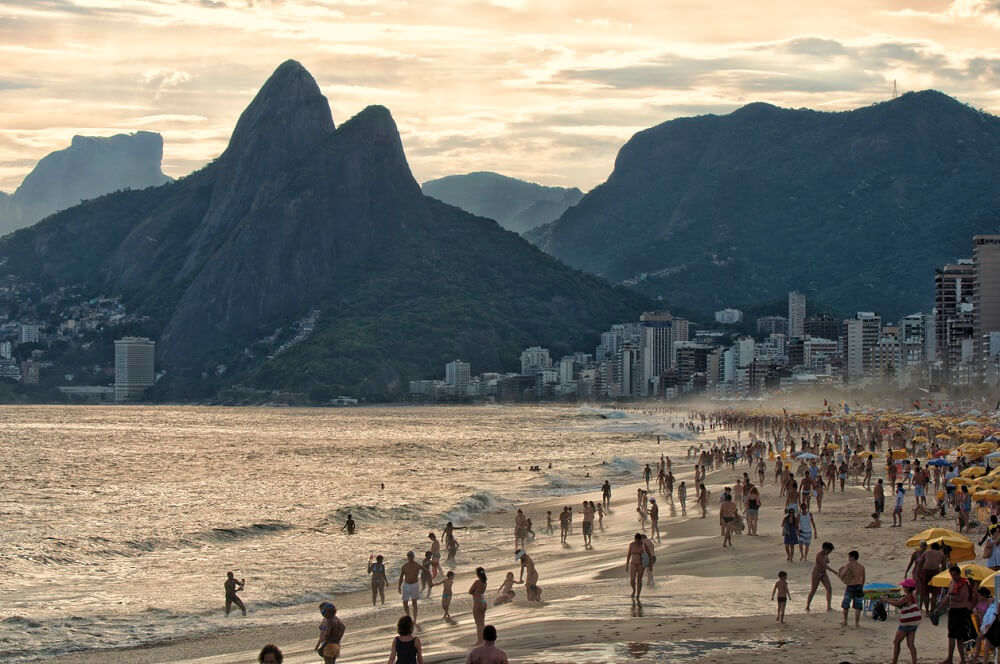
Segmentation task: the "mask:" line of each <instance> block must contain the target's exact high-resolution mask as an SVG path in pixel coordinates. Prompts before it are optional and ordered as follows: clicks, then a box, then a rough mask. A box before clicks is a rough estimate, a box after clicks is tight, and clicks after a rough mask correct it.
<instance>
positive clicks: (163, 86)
mask: <svg viewBox="0 0 1000 664" xmlns="http://www.w3.org/2000/svg"><path fill="white" fill-rule="evenodd" d="M193 79H194V75H193V74H189V73H188V72H186V71H181V70H179V69H169V68H163V67H158V68H156V69H150V70H147V71H145V72H143V74H142V76H140V77H139V83H140V84H141V85H143V86H145V87H147V88H153V89H154V90H156V96H157V97H159V96H160V95H161V94H162V93H163V92H165V91H167V90H171V89H173V88H178V87H181V86H182V85H184V84H186V83H189V82H191V81H192V80H193Z"/></svg>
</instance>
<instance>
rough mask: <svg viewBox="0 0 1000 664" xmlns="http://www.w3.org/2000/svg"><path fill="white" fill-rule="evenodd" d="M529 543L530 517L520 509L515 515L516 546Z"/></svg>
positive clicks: (523, 545) (524, 545)
mask: <svg viewBox="0 0 1000 664" xmlns="http://www.w3.org/2000/svg"><path fill="white" fill-rule="evenodd" d="M527 545H528V518H527V517H526V516H524V512H523V511H521V510H520V509H519V510H517V514H516V515H515V516H514V547H515V548H516V547H522V548H523V547H526V546H527Z"/></svg>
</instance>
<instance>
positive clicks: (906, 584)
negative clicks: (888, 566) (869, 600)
mask: <svg viewBox="0 0 1000 664" xmlns="http://www.w3.org/2000/svg"><path fill="white" fill-rule="evenodd" d="M870 460H871V459H869V461H870ZM899 585H900V587H902V589H903V594H902V596H900V598H899V599H891V598H888V597H887V598H883V599H884V600H885V601H886V602H888V603H889V604H891V605H893V606H895V607H896V608H898V609H899V627H898V628H897V629H896V636H895V637H894V638H893V640H892V664H897V663H898V662H899V647H900V645H901V644H902V643H903V641H904V640H905V641H906V647H907V648H909V650H910V664H917V647H916V645H914V643H913V640H914V638H915V637H916V636H917V627H919V626H920V621H921V619H922V618H923V616H922V615H921V612H920V604H919V603H918V602H917V598H916V592H917V582H916V581H914V580H913V579H903V580H902V581H901V582H900V584H899Z"/></svg>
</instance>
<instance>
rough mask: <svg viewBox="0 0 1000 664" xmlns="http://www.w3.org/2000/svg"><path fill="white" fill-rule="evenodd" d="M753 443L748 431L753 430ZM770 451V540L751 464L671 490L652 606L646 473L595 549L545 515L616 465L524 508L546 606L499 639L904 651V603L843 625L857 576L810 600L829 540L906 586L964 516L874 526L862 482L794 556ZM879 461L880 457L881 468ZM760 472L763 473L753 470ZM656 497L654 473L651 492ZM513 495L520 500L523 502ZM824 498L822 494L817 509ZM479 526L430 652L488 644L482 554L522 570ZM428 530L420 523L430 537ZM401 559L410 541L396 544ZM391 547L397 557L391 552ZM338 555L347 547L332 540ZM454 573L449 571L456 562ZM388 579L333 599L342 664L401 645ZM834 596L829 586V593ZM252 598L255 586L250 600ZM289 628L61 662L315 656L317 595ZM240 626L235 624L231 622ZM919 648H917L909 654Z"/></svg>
mask: <svg viewBox="0 0 1000 664" xmlns="http://www.w3.org/2000/svg"><path fill="white" fill-rule="evenodd" d="M719 435H729V436H730V437H733V438H735V432H725V431H719V430H716V431H712V432H706V433H705V434H704V435H702V436H701V437H700V438H699V439H698V440H697V441H696V443H695V444H697V442H701V443H703V444H705V445H706V446H710V445H711V443H712V441H714V440H715V438H716V437H717V436H719ZM743 440H744V442H746V434H745V433H744V434H743ZM660 451H662V446H661V449H660V450H658V448H657V444H656V441H655V438H653V439H650V440H649V441H648V442H647V443H645V444H644V447H643V449H642V450H636V452H635V454H634V458H635V459H636V460H637V461H639V462H640V463H647V462H648V463H650V464H653V463H654V462H655V461H656V460H657V459H658V458H659V454H660ZM671 456H672V460H673V462H674V474H675V475H676V476H677V480H678V482H679V481H680V480H687V482H688V484H689V486H690V485H691V472H690V471H691V464H692V463H693V461H692V460H691V459H687V458H685V457H684V456H683V455H680V456H679V455H678V454H677V447H676V445H675V448H674V453H673V454H672V455H671ZM771 468H773V466H771V465H770V463H769V470H768V474H767V475H768V476H767V482H766V483H765V484H764V485H763V486H762V487H760V488H761V493H762V503H763V506H762V509H761V512H760V526H759V533H760V535H759V536H758V537H751V536H748V535H746V534H743V535H735V536H734V547H733V548H731V549H723V548H722V545H721V544H722V540H721V537H720V528H719V518H718V500H719V496H720V495H721V491H722V488H723V487H724V486H728V485H732V483H733V482H734V481H735V479H736V477H737V476H741V475H742V473H743V472H744V471H750V469H749V467H747V466H746V465H745V464H742V465H741V464H737V469H736V471H733V470H732V469H728V468H727V469H719V470H716V471H714V472H710V473H709V475H708V478H707V482H706V484H707V485H708V488H709V490H710V491H711V492H712V495H711V497H710V500H709V513H708V518H706V519H701V518H699V516H698V514H699V513H698V509H697V507H696V506H695V504H694V497H695V494H694V492H693V491H691V490H689V494H688V500H689V503H688V518H682V517H681V516H680V515H679V510H676V512H675V510H673V509H672V508H671V504H670V501H669V500H667V499H666V498H662V499H660V500H661V502H662V505H663V506H662V508H661V530H662V534H663V537H662V542H661V543H660V544H658V545H657V549H656V553H657V557H658V560H657V562H656V566H655V574H656V584H655V585H654V586H646V587H644V590H643V594H642V602H641V606H640V605H634V604H633V603H632V602H631V601H630V599H629V592H630V591H629V585H628V579H627V573H626V568H625V554H626V547H627V546H628V543H629V541H630V540H631V537H632V535H633V534H634V533H635V532H636V531H637V527H638V520H637V518H636V513H635V503H636V498H635V495H636V488H637V487H639V486H645V485H644V483H643V484H642V485H640V484H639V482H638V481H637V480H638V475H639V474H638V472H637V473H635V478H634V480H632V481H629V482H628V483H625V482H620V483H614V496H613V501H612V510H611V512H610V513H609V515H608V516H607V517H606V518H605V520H604V529H603V530H600V529H597V530H596V532H595V535H594V539H593V542H594V546H593V548H592V549H590V550H585V549H584V547H583V544H582V535H581V534H580V527H579V516H577V520H576V523H575V527H574V532H573V534H572V535H571V536H570V538H569V544H568V545H566V546H563V545H561V544H560V543H559V536H558V526H557V532H556V533H555V534H554V535H547V534H545V533H544V532H543V530H544V524H545V512H546V511H547V510H551V511H552V512H553V516H554V517H555V516H556V515H557V514H558V512H559V510H561V508H562V506H563V505H574V506H577V508H578V506H579V504H580V502H581V501H582V500H583V499H584V498H586V499H589V500H594V501H595V502H598V501H599V500H600V490H599V487H600V483H601V482H602V481H603V479H604V478H603V477H600V476H599V475H597V474H595V475H594V476H593V480H594V485H593V486H594V488H593V490H589V491H580V492H575V491H574V492H572V493H564V494H563V495H560V496H557V497H551V498H539V499H536V500H532V501H526V502H525V503H519V504H517V505H516V507H520V508H522V509H524V510H525V512H526V514H527V515H528V516H530V517H531V518H532V519H533V521H534V529H535V532H536V533H538V536H537V539H536V540H535V541H534V542H533V543H531V544H530V545H529V547H528V552H529V553H530V554H531V555H532V557H533V558H534V560H535V562H536V565H537V567H538V570H539V573H540V577H541V578H540V581H539V585H540V586H541V587H542V588H543V600H544V601H543V602H542V603H540V604H537V603H529V602H527V601H526V600H525V599H524V598H523V586H515V589H517V592H518V597H517V599H516V600H515V601H514V602H513V603H511V604H506V605H503V606H499V607H493V606H492V605H491V606H490V608H489V610H488V613H487V623H489V624H494V625H495V626H496V627H497V630H498V632H499V639H498V646H499V647H500V648H502V649H504V650H505V651H506V652H507V653H508V656H509V657H510V658H511V660H514V661H519V662H552V663H558V662H615V661H621V662H626V661H633V660H649V661H683V662H695V663H697V662H709V661H712V662H716V661H719V659H720V658H722V657H724V658H725V659H726V661H729V662H752V661H759V658H760V657H762V656H763V657H767V658H769V659H770V660H771V661H772V662H793V661H795V662H799V661H803V660H805V661H816V662H851V663H852V664H860V663H867V662H872V663H874V662H885V661H888V660H889V659H890V656H891V639H892V636H893V634H894V632H895V629H896V626H897V623H896V620H895V616H893V615H890V617H889V620H888V621H887V622H875V621H873V620H872V619H871V618H869V617H867V616H863V617H862V620H861V626H860V628H855V627H854V626H853V615H852V617H851V622H850V626H849V627H841V626H840V621H841V614H840V611H839V605H840V600H841V597H842V595H843V584H842V583H840V581H839V580H837V579H836V578H835V577H834V576H833V575H831V581H832V584H833V607H834V611H833V612H830V613H828V612H826V611H825V610H824V608H825V597H823V596H822V595H821V594H820V595H817V597H816V598H815V599H814V601H813V611H812V613H808V614H807V613H805V611H804V607H805V598H806V595H807V593H808V590H809V579H810V570H811V568H812V565H813V562H812V559H813V557H814V556H815V553H816V552H817V551H818V547H819V545H820V544H821V543H822V542H824V541H830V542H832V543H833V544H834V545H835V547H836V549H835V551H834V553H833V554H832V556H831V564H832V566H833V567H834V568H838V567H839V566H840V565H842V564H843V563H844V562H845V561H846V559H847V552H848V551H849V550H851V549H856V550H857V551H859V553H860V556H861V558H860V562H861V563H862V564H863V565H865V567H866V568H867V579H868V581H869V582H885V583H891V584H896V583H898V582H899V581H900V580H901V579H902V578H903V571H904V569H905V568H906V563H907V561H908V559H909V554H910V552H911V551H910V550H909V549H907V548H905V546H904V544H903V543H904V542H905V541H906V539H908V538H909V537H910V536H912V535H913V534H914V533H916V532H918V531H920V530H923V529H925V528H928V527H931V526H937V525H943V526H945V527H952V526H953V519H951V518H947V519H938V518H928V519H918V520H917V521H911V518H912V511H911V510H910V508H911V506H912V503H911V502H910V500H908V501H907V505H906V507H907V509H906V514H905V519H906V520H905V522H904V527H902V528H895V529H893V528H889V527H887V525H886V526H884V527H883V528H881V529H870V530H866V529H864V527H863V526H864V525H865V524H866V523H867V522H868V515H869V513H870V512H871V509H872V497H871V494H870V493H869V492H868V491H867V490H866V489H864V488H861V487H860V486H852V485H851V482H850V481H849V483H848V487H847V491H846V493H840V492H831V491H827V493H826V495H825V498H824V501H823V511H822V513H817V514H815V520H816V524H817V528H818V534H817V536H816V537H815V538H814V541H813V547H812V549H811V550H810V554H809V556H808V558H807V560H806V561H805V562H794V563H787V562H785V558H784V551H783V547H782V541H781V536H780V520H781V507H782V506H783V504H784V500H783V499H779V498H778V487H777V485H775V484H774V483H773V475H772V473H771V470H770V469H771ZM880 471H881V469H879V472H880ZM755 479H756V478H755ZM654 494H655V479H654V483H653V488H652V492H651V494H650V495H654ZM513 507H514V506H512V508H511V509H513ZM814 509H815V506H814ZM468 525H471V526H475V527H478V528H485V529H487V530H488V531H489V532H491V533H492V532H497V533H502V532H503V530H502V529H503V528H504V527H507V531H506V532H508V533H509V537H498V538H496V540H495V542H494V547H493V548H492V551H487V552H482V553H480V554H479V555H478V556H477V557H476V558H474V559H472V558H469V557H468V556H466V555H465V552H464V550H463V551H460V552H459V556H458V560H457V561H456V565H455V567H454V570H455V571H456V574H457V579H456V582H455V600H454V601H453V603H452V608H451V613H452V615H453V616H454V618H455V621H456V622H455V624H447V623H445V622H443V621H442V620H441V617H440V616H441V610H440V592H439V589H437V588H436V589H435V591H434V592H433V598H432V599H431V600H422V601H421V602H420V624H421V630H420V632H419V636H420V638H421V640H422V642H423V644H424V655H425V659H427V661H431V662H452V661H464V659H465V655H466V653H467V651H468V649H469V647H470V646H471V645H472V644H473V642H474V641H475V628H474V625H473V622H472V618H471V614H470V613H469V607H470V600H469V596H468V595H467V594H465V593H466V590H467V589H468V587H469V585H470V584H471V583H472V580H473V574H472V570H473V569H474V568H475V567H477V566H480V565H482V566H483V567H485V568H486V569H487V573H488V574H489V577H490V590H489V591H488V592H487V597H492V592H495V589H496V587H497V586H498V585H499V583H500V581H501V580H502V578H503V575H504V574H505V573H506V572H507V571H513V572H514V573H515V575H516V574H517V573H518V571H519V565H518V564H517V563H515V561H514V557H513V553H514V542H513V513H512V511H506V512H504V513H499V514H478V515H475V517H474V522H473V523H469V524H468ZM419 536H420V533H414V539H417V538H418V537H419ZM384 553H386V554H387V560H394V559H396V557H398V555H399V554H400V553H401V552H388V551H387V552H384ZM390 554H391V555H390ZM331 555H333V556H336V555H338V552H337V551H336V550H333V551H331ZM446 569H447V567H446ZM779 570H785V571H787V572H788V575H789V586H790V590H791V600H790V602H789V605H788V610H787V616H786V622H785V623H784V624H776V622H775V618H774V615H775V604H774V602H773V601H771V600H770V597H771V589H772V587H773V585H774V582H775V580H776V578H777V574H778V572H779ZM389 576H390V584H389V587H388V589H387V590H388V592H387V596H386V600H387V603H386V607H385V608H378V609H374V610H373V609H372V608H371V596H370V593H369V592H367V591H360V592H350V593H343V594H337V595H334V596H331V597H330V598H329V599H331V600H332V601H334V602H335V603H336V604H337V606H338V615H339V616H340V617H341V618H342V619H343V620H344V622H345V623H346V624H347V633H346V635H345V637H344V639H343V649H342V655H341V658H340V659H339V660H338V661H343V662H378V661H384V660H385V658H386V657H387V655H388V648H389V644H390V641H391V640H392V638H393V636H394V633H395V632H394V625H395V622H396V620H397V619H398V617H399V616H400V615H402V611H401V606H400V604H399V596H398V594H396V590H395V577H396V574H395V573H394V570H393V569H392V568H391V567H390V569H389ZM820 591H821V592H822V587H821V589H820ZM248 603H249V604H250V605H251V606H252V604H253V599H252V596H248ZM285 617H286V618H287V622H286V623H285V624H280V625H279V624H273V625H264V626H251V627H247V628H240V618H238V617H233V618H230V619H229V623H227V627H226V628H222V629H220V630H218V631H217V632H216V633H215V634H213V635H211V636H204V637H195V638H183V639H179V640H175V641H172V642H169V643H164V644H158V645H153V646H148V647H142V648H135V649H119V650H109V651H90V652H77V653H70V654H67V655H63V656H59V657H56V658H54V659H52V660H50V661H53V662H60V663H66V664H85V663H96V662H102V663H108V662H112V663H115V662H123V663H124V662H130V663H135V664H143V663H147V662H148V663H152V662H200V663H203V664H215V663H219V664H221V663H223V662H227V663H235V662H253V661H256V653H257V652H258V651H259V649H260V647H261V646H262V645H264V644H265V643H275V644H277V645H279V646H280V647H281V648H282V650H283V651H284V652H285V655H286V658H285V661H286V662H293V663H298V662H315V661H318V660H319V658H318V657H317V656H316V654H315V653H314V652H313V647H314V645H315V643H316V636H317V626H318V624H319V621H320V616H319V613H318V610H317V603H316V602H311V603H308V604H302V605H300V606H295V607H289V608H286V609H285ZM228 625H231V627H228ZM945 636H946V635H945V630H944V628H943V627H939V628H934V627H931V626H930V624H929V622H928V621H926V620H925V621H924V622H923V625H922V626H921V628H920V629H919V630H918V633H917V637H916V639H917V640H916V643H917V649H918V653H919V655H920V661H940V659H942V658H943V656H944V654H945V645H946V641H945ZM904 658H905V652H904Z"/></svg>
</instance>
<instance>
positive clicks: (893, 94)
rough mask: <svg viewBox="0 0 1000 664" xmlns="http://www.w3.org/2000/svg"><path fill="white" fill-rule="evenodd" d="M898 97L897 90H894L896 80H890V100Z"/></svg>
mask: <svg viewBox="0 0 1000 664" xmlns="http://www.w3.org/2000/svg"><path fill="white" fill-rule="evenodd" d="M898 96H899V90H897V89H896V79H892V98H893V99H895V98H896V97H898Z"/></svg>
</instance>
